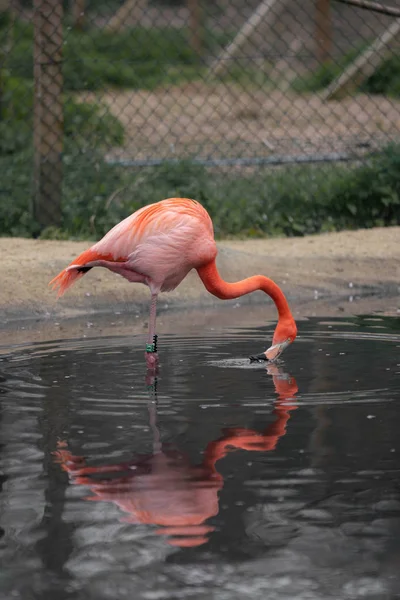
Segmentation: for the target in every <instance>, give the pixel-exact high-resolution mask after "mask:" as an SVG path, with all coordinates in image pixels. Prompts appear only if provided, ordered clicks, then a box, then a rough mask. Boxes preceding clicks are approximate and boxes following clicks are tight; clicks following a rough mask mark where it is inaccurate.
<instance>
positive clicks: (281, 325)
mask: <svg viewBox="0 0 400 600" xmlns="http://www.w3.org/2000/svg"><path fill="white" fill-rule="evenodd" d="M216 256H217V246H216V243H215V240H214V230H213V224H212V220H211V217H210V215H209V214H208V212H207V211H206V209H205V208H204V207H203V206H202V205H201V204H200V203H199V202H197V201H196V200H190V199H188V198H168V199H166V200H161V201H160V202H156V203H154V204H150V205H148V206H145V207H143V208H141V209H139V210H137V211H136V212H134V213H133V214H132V215H130V216H129V217H127V218H126V219H124V220H123V221H121V222H120V223H118V224H117V225H115V227H113V228H112V229H111V230H110V231H109V232H108V233H107V234H106V235H105V236H104V237H103V238H102V239H101V240H100V241H98V242H97V243H96V244H94V245H93V246H92V247H91V248H89V249H88V250H85V251H84V252H82V254H80V255H79V256H78V257H77V258H76V259H75V260H73V261H72V262H71V264H70V265H68V266H67V267H66V268H65V269H63V270H62V271H61V273H59V274H58V275H57V276H56V277H54V279H52V281H50V284H49V285H52V286H53V289H58V297H60V296H62V295H63V294H64V292H65V291H66V290H67V289H68V288H69V287H70V286H71V285H72V284H73V283H75V281H77V280H78V279H79V278H81V277H82V276H83V275H84V274H85V273H87V272H88V271H89V270H90V269H92V268H93V267H106V268H107V269H109V270H110V271H113V272H114V273H118V274H119V275H122V277H125V279H127V280H128V281H131V282H134V283H143V284H145V285H147V286H148V287H149V289H150V293H151V301H150V318H149V329H148V337H147V344H146V352H145V356H146V361H147V366H148V367H150V368H152V367H154V366H155V365H156V364H157V361H158V353H157V336H156V307H157V297H158V294H159V293H160V292H169V291H171V290H174V289H175V288H176V287H177V286H178V285H179V284H180V283H181V281H182V280H183V279H184V278H185V277H186V275H187V274H188V273H189V271H191V270H192V269H196V270H197V273H198V274H199V276H200V279H201V281H202V282H203V284H204V286H205V288H206V289H207V291H208V292H210V293H211V294H213V295H214V296H216V297H217V298H220V299H222V300H228V299H232V298H238V297H240V296H244V295H245V294H249V293H251V292H254V291H256V290H262V291H263V292H265V293H266V294H268V295H269V296H270V297H271V298H272V300H273V301H274V303H275V306H276V308H277V311H278V323H277V326H276V329H275V332H274V335H273V339H272V345H271V347H270V348H268V349H267V350H265V352H263V353H261V354H259V355H257V356H255V357H250V359H251V360H268V361H275V360H276V359H277V358H278V357H279V356H280V355H281V354H282V352H283V351H284V350H285V348H287V347H288V346H289V345H290V344H291V343H292V342H293V341H294V340H295V338H296V335H297V327H296V323H295V320H294V318H293V315H292V313H291V311H290V308H289V305H288V302H287V300H286V298H285V295H284V294H283V292H282V290H281V289H280V287H279V286H278V285H277V284H276V283H274V282H273V281H272V280H271V279H269V278H267V277H264V276H263V275H253V276H252V277H247V278H246V279H243V280H241V281H237V282H235V283H228V282H226V281H224V280H223V279H222V278H221V276H220V274H219V273H218V269H217V266H216V262H215V259H216Z"/></svg>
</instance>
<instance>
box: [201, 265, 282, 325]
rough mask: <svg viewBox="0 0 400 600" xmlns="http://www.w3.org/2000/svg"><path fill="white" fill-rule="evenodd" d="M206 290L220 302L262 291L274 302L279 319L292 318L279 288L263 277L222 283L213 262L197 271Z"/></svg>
mask: <svg viewBox="0 0 400 600" xmlns="http://www.w3.org/2000/svg"><path fill="white" fill-rule="evenodd" d="M197 272H198V274H199V276H200V279H201V280H202V282H203V284H204V286H205V288H206V290H207V291H208V292H210V294H213V295H214V296H216V297H217V298H220V299H221V300H231V299H233V298H239V297H240V296H244V295H246V294H250V293H251V292H255V291H257V290H262V291H263V292H265V293H266V294H268V296H270V297H271V299H272V300H273V301H274V303H275V306H276V308H277V310H278V314H279V318H280V319H286V318H293V317H292V313H291V311H290V308H289V305H288V302H287V300H286V298H285V295H284V293H283V292H282V290H281V289H280V287H279V286H278V285H277V284H276V283H275V282H274V281H272V279H269V278H268V277H264V275H253V277H247V278H246V279H242V280H241V281H237V282H235V283H228V282H227V281H224V280H223V279H222V277H221V276H220V274H219V273H218V269H217V265H216V264H215V261H214V260H213V261H212V262H210V263H208V264H207V265H205V266H203V267H200V268H198V269H197Z"/></svg>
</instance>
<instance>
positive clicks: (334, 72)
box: [292, 44, 400, 98]
mask: <svg viewBox="0 0 400 600" xmlns="http://www.w3.org/2000/svg"><path fill="white" fill-rule="evenodd" d="M366 47H367V45H366V44H362V45H361V46H359V47H357V48H353V49H352V50H350V51H349V52H348V53H347V54H345V55H344V56H343V57H341V58H340V59H338V60H336V61H330V62H326V63H324V64H323V65H320V66H319V67H318V68H317V69H316V70H315V71H314V72H313V73H309V74H307V75H305V76H303V77H298V78H297V79H295V80H294V81H293V83H292V88H293V89H294V90H295V91H296V92H300V93H302V92H318V91H319V90H321V89H323V88H325V87H327V86H328V85H329V84H330V83H331V82H332V81H333V80H334V79H336V77H338V76H339V75H340V74H341V73H342V72H343V71H344V69H345V68H346V67H347V66H348V65H349V64H350V63H351V62H353V61H354V60H355V59H356V58H357V56H358V55H359V54H360V53H361V52H363V51H364V50H365V49H366ZM359 91H361V92H365V93H368V94H382V95H386V96H392V97H394V98H399V97H400V56H399V55H398V54H396V55H393V56H391V57H390V58H388V59H387V60H386V61H385V62H383V64H382V65H381V66H380V67H379V68H378V69H377V70H376V71H375V73H374V74H373V75H371V77H369V78H368V79H366V80H365V81H364V82H363V84H362V85H361V87H360V90H359Z"/></svg>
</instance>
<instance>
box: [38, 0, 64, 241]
mask: <svg viewBox="0 0 400 600" xmlns="http://www.w3.org/2000/svg"><path fill="white" fill-rule="evenodd" d="M33 5H34V18H33V19H34V80H35V82H34V115H33V117H34V132H33V139H34V155H35V157H34V185H35V190H34V202H33V204H34V206H33V213H34V218H35V220H36V221H37V222H38V223H39V225H40V228H41V229H44V228H45V227H48V226H50V225H54V226H58V225H60V224H61V219H62V214H61V188H62V150H63V101H62V90H63V75H62V43H63V30H62V18H63V6H62V0H34V3H33Z"/></svg>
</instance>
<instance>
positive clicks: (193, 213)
mask: <svg viewBox="0 0 400 600" xmlns="http://www.w3.org/2000/svg"><path fill="white" fill-rule="evenodd" d="M216 255H217V246H216V244H215V241H214V230H213V225H212V221H211V218H210V216H209V214H208V213H207V211H206V210H205V209H204V208H203V207H202V206H201V204H199V203H198V202H196V201H195V200H189V199H186V198H171V199H168V200H163V201H161V202H158V203H156V204H150V205H149V206H145V207H143V208H141V209H140V210H138V211H137V212H135V213H133V214H132V215H130V216H129V217H127V218H126V219H124V220H123V221H121V223H118V225H116V226H115V227H113V228H112V229H111V230H110V231H109V232H108V233H107V234H106V235H105V236H104V237H103V238H102V239H101V240H100V241H99V242H97V243H96V244H94V246H92V247H91V248H90V249H89V250H87V251H86V252H83V253H82V254H81V255H80V256H79V257H78V258H77V259H76V260H74V261H73V262H72V263H71V264H70V265H69V266H68V267H67V268H66V269H65V270H64V271H62V272H61V273H60V274H59V275H58V276H57V277H55V278H54V279H53V280H52V281H51V282H50V283H51V284H53V285H54V286H55V287H59V292H58V294H59V296H61V295H62V294H63V293H64V292H65V291H66V290H67V289H68V288H69V287H70V286H71V285H72V283H74V281H75V280H76V279H77V278H78V277H79V276H82V275H83V274H84V273H85V272H86V270H88V269H89V268H92V267H97V266H101V267H106V268H108V269H110V270H111V271H114V272H117V273H119V274H120V275H122V276H123V277H125V278H126V279H128V281H132V282H138V283H144V284H146V285H148V286H149V288H150V290H151V293H152V294H158V293H159V292H160V291H161V292H169V291H171V290H174V289H175V288H176V287H177V286H178V285H179V284H180V283H181V281H182V280H183V279H184V278H185V277H186V275H187V274H188V273H189V271H190V270H191V269H193V268H194V269H196V268H198V267H200V266H202V265H204V264H207V263H209V262H210V261H212V260H214V259H215V257H216Z"/></svg>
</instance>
